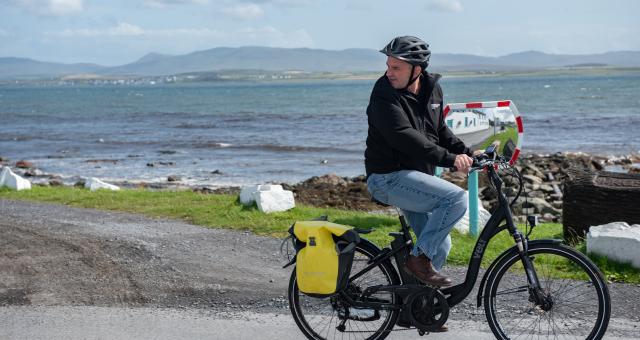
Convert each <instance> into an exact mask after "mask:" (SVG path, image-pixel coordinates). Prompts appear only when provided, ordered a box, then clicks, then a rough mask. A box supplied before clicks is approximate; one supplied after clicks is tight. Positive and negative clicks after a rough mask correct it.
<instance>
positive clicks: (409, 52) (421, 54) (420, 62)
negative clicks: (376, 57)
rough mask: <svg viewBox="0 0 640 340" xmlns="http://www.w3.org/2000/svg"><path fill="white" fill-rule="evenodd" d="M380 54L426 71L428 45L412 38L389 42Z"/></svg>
mask: <svg viewBox="0 0 640 340" xmlns="http://www.w3.org/2000/svg"><path fill="white" fill-rule="evenodd" d="M380 52H382V53H384V54H386V55H387V56H389V57H394V58H398V59H400V60H404V61H406V62H408V63H409V64H411V65H413V66H421V67H422V69H423V70H424V69H426V68H427V66H429V57H431V51H429V44H427V43H426V42H424V41H422V40H421V39H419V38H416V37H412V36H404V37H396V38H394V39H393V40H391V42H390V43H388V44H387V46H385V47H384V48H383V49H381V50H380Z"/></svg>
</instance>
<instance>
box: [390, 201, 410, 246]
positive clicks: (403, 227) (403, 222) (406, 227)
mask: <svg viewBox="0 0 640 340" xmlns="http://www.w3.org/2000/svg"><path fill="white" fill-rule="evenodd" d="M394 208H396V211H397V212H398V216H399V217H400V226H401V230H400V231H402V233H404V234H405V236H406V237H407V239H411V234H410V233H409V225H408V224H407V220H406V218H405V217H404V213H403V212H402V209H400V208H398V207H394Z"/></svg>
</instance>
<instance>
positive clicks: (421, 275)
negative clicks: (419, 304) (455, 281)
mask: <svg viewBox="0 0 640 340" xmlns="http://www.w3.org/2000/svg"><path fill="white" fill-rule="evenodd" d="M404 270H405V271H407V272H408V273H409V274H411V275H413V276H415V277H416V278H417V279H418V280H420V281H422V282H424V283H426V284H429V285H434V286H439V287H448V286H451V284H452V282H451V280H450V279H449V278H448V277H446V276H444V275H442V274H440V273H438V271H437V270H435V268H433V265H431V260H430V259H429V258H428V257H426V256H425V255H424V254H422V255H420V256H413V255H410V256H409V258H408V259H407V263H406V265H405V267H404Z"/></svg>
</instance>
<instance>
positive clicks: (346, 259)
mask: <svg viewBox="0 0 640 340" xmlns="http://www.w3.org/2000/svg"><path fill="white" fill-rule="evenodd" d="M291 229H292V230H290V232H291V233H292V234H293V236H294V237H295V239H296V244H297V246H296V248H297V254H296V281H297V283H298V289H300V291H301V292H302V293H304V294H307V295H311V296H315V297H325V296H330V295H333V294H335V293H337V292H339V291H340V290H341V289H343V288H345V287H346V286H347V284H348V282H349V274H350V273H351V265H352V263H353V256H354V253H355V248H356V245H357V244H358V243H359V242H360V235H358V233H357V232H356V231H354V230H353V228H352V227H349V226H345V225H341V224H336V223H331V222H327V221H299V222H296V223H295V224H294V225H293V227H292V228H291Z"/></svg>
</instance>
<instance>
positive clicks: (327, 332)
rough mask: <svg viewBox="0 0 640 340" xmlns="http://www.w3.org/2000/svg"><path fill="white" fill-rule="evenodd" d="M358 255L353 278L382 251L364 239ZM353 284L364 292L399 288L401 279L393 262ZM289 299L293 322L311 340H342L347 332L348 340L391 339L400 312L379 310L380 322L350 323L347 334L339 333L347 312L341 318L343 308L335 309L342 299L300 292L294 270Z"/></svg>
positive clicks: (390, 296) (392, 296) (394, 298)
mask: <svg viewBox="0 0 640 340" xmlns="http://www.w3.org/2000/svg"><path fill="white" fill-rule="evenodd" d="M355 251H356V253H355V257H354V261H353V269H352V271H351V274H352V275H353V274H355V273H356V272H357V271H358V268H364V266H366V265H367V261H369V259H371V258H373V257H375V256H376V255H377V254H378V253H379V252H380V249H378V248H377V247H376V246H375V245H373V244H372V243H370V242H369V241H367V240H364V239H362V241H361V242H360V244H358V246H357V247H356V250H355ZM354 284H355V286H357V287H358V289H362V290H364V289H365V288H366V287H369V286H374V285H379V284H384V285H398V284H400V278H399V276H398V273H397V271H396V269H395V267H393V265H392V264H391V262H390V261H384V262H382V263H381V264H380V265H378V266H377V267H375V268H373V269H372V270H371V271H369V272H367V273H366V274H365V275H364V276H362V277H359V278H358V279H356V280H355V281H354ZM380 294H381V295H379V296H378V297H379V298H384V297H385V296H386V298H387V299H388V301H389V302H392V303H395V302H396V301H398V299H399V297H397V296H395V294H391V293H380ZM375 295H376V294H374V296H375ZM288 297H289V307H290V310H291V314H292V315H293V319H294V320H295V322H296V324H297V325H298V328H300V330H301V331H302V333H303V334H304V335H305V336H306V337H307V338H308V339H317V340H319V339H337V338H340V339H342V338H344V337H345V336H347V335H345V334H344V333H345V332H347V333H348V338H349V339H367V340H381V339H384V338H386V337H387V336H388V335H389V332H390V331H391V330H392V329H393V327H394V325H395V324H396V321H397V319H398V313H399V312H398V311H397V310H379V311H378V312H377V313H378V315H380V318H379V319H378V320H373V321H362V320H352V319H348V320H346V323H345V324H344V326H345V330H344V332H341V331H339V330H338V325H339V324H340V323H341V322H342V321H343V319H344V317H343V316H344V312H343V313H342V316H341V312H340V307H338V308H336V306H335V302H336V301H337V299H339V297H338V296H334V297H329V298H315V297H309V296H306V295H304V294H303V293H301V292H300V291H299V290H298V285H297V283H296V271H295V269H294V270H293V272H292V273H291V279H290V280H289V289H288ZM332 299H333V300H332ZM360 312H363V313H371V312H372V310H360ZM373 313H374V315H375V313H376V312H375V311H373ZM341 318H342V319H341Z"/></svg>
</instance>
